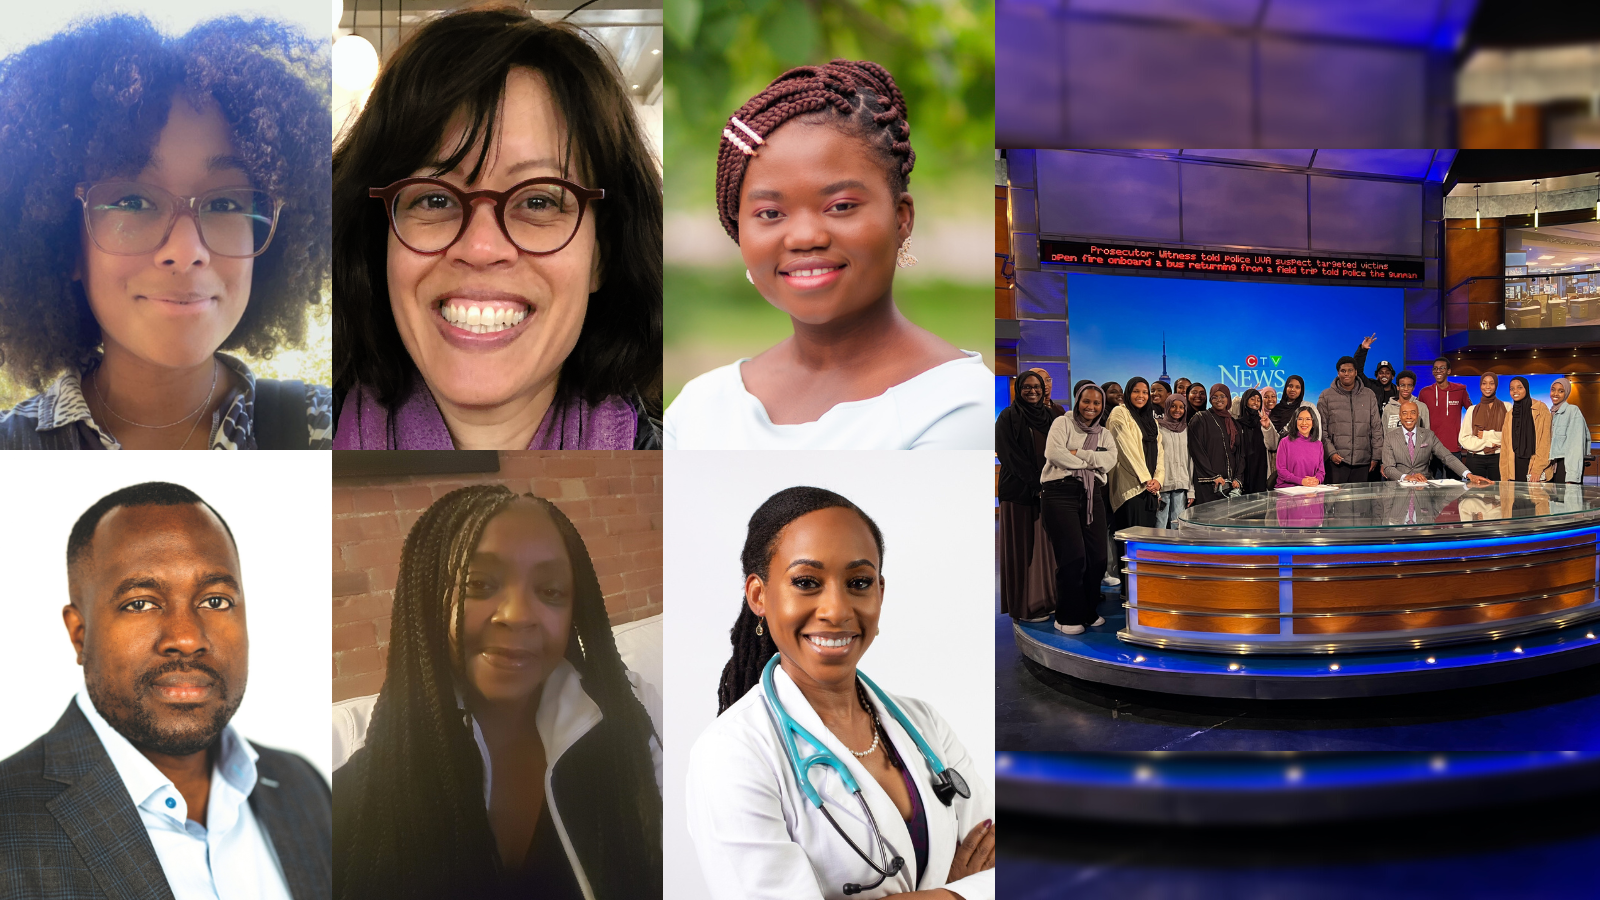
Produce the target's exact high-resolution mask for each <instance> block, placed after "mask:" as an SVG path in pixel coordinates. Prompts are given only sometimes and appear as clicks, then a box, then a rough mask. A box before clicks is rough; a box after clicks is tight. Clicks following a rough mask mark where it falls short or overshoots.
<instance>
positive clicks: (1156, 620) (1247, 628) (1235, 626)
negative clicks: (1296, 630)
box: [1139, 609, 1278, 634]
mask: <svg viewBox="0 0 1600 900" xmlns="http://www.w3.org/2000/svg"><path fill="white" fill-rule="evenodd" d="M1139 627H1140V628H1161V629H1165V630H1168V631H1204V632H1209V633H1212V634H1277V633H1278V620H1277V619H1240V618H1229V617H1225V616H1185V615H1182V614H1174V613H1158V612H1149V611H1146V610H1143V609H1141V610H1139Z"/></svg>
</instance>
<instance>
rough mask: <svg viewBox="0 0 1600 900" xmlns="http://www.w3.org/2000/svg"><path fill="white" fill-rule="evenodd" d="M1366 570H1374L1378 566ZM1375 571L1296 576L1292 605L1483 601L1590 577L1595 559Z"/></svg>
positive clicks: (1377, 606) (1307, 608) (1300, 608)
mask: <svg viewBox="0 0 1600 900" xmlns="http://www.w3.org/2000/svg"><path fill="white" fill-rule="evenodd" d="M1553 552H1557V553H1559V552H1560V551H1553ZM1358 571H1359V570H1358ZM1372 571H1374V572H1375V573H1376V572H1377V571H1379V570H1372ZM1381 571H1382V572H1384V573H1386V574H1388V575H1389V577H1383V578H1373V579H1370V580H1367V579H1357V580H1352V581H1297V582H1295V584H1294V611H1295V612H1336V611H1337V612H1358V611H1361V610H1385V609H1419V608H1424V607H1432V606H1450V605H1452V604H1456V603H1472V602H1475V601H1485V600H1490V599H1493V598H1496V597H1512V596H1518V595H1526V594H1537V593H1542V592H1544V591H1549V590H1553V589H1556V588H1559V587H1564V586H1566V585H1571V584H1577V583H1579V582H1582V581H1592V580H1593V579H1594V574H1595V564H1594V557H1592V556H1582V557H1578V558H1577V559H1568V560H1563V561H1560V562H1550V563H1545V564H1542V565H1535V566H1532V567H1530V568H1518V569H1501V570H1500V571H1498V572H1462V573H1459V574H1454V575H1421V574H1419V575H1416V576H1415V577H1402V578H1395V577H1393V572H1394V569H1393V567H1386V568H1385V569H1383V570H1381ZM1351 574H1357V573H1351Z"/></svg>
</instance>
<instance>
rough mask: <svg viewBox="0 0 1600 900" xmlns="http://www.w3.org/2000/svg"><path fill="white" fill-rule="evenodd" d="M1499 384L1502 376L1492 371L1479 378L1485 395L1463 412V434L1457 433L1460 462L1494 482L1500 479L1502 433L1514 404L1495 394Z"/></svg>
mask: <svg viewBox="0 0 1600 900" xmlns="http://www.w3.org/2000/svg"><path fill="white" fill-rule="evenodd" d="M1499 384H1500V379H1499V378H1497V377H1496V376H1495V375H1494V373H1492V372H1490V373H1486V374H1485V375H1484V376H1483V377H1482V378H1479V379H1478V390H1480V391H1482V392H1483V396H1482V398H1481V399H1479V400H1478V402H1477V403H1476V404H1474V405H1473V406H1471V407H1468V409H1467V411H1466V412H1464V413H1462V414H1461V433H1460V434H1458V435H1457V436H1456V437H1457V440H1459V441H1460V443H1461V452H1460V453H1458V454H1456V456H1457V457H1458V458H1459V459H1460V460H1461V464H1462V465H1464V466H1466V467H1467V471H1469V472H1471V473H1472V474H1474V475H1477V476H1480V477H1483V478H1487V479H1489V480H1491V481H1499V480H1500V469H1501V466H1500V455H1501V453H1500V451H1501V443H1502V441H1503V440H1504V435H1503V434H1502V432H1504V431H1505V429H1506V426H1507V425H1508V424H1510V418H1509V417H1510V415H1511V404H1510V403H1507V402H1506V401H1504V400H1501V399H1500V398H1499V397H1496V396H1495V395H1494V392H1495V388H1497V387H1498V386H1499Z"/></svg>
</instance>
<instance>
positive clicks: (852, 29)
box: [663, 0, 994, 404]
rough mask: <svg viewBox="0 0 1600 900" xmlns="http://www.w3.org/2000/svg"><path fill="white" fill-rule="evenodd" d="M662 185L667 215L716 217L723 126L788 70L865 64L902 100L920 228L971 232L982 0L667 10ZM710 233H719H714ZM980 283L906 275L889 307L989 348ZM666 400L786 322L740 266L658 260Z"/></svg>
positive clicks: (988, 53)
mask: <svg viewBox="0 0 1600 900" xmlns="http://www.w3.org/2000/svg"><path fill="white" fill-rule="evenodd" d="M665 22H666V35H667V46H666V54H667V58H666V62H665V67H666V68H665V71H666V90H665V109H664V120H665V148H664V151H665V152H664V155H665V163H666V171H665V186H666V204H667V208H668V210H669V212H672V211H679V212H685V213H693V214H696V215H699V214H704V215H706V216H709V217H712V218H713V219H714V217H715V202H716V164H717V146H718V143H719V141H720V138H721V134H722V128H723V126H724V125H725V124H726V121H727V117H728V116H729V115H731V114H732V113H733V111H734V110H736V109H738V108H739V106H741V105H742V104H743V103H744V101H745V100H747V99H749V98H750V97H752V96H754V95H755V93H756V92H757V91H760V90H761V89H762V88H763V87H765V86H766V85H767V84H768V83H769V82H771V81H772V79H774V78H776V77H777V76H779V75H781V74H782V73H783V72H784V71H786V70H788V69H791V68H793V67H795V66H800V65H808V64H816V63H823V62H827V61H828V60H830V59H835V58H840V57H843V58H846V59H870V60H872V61H874V62H877V63H879V64H881V65H882V66H884V67H885V68H887V69H888V70H889V72H890V73H891V74H892V75H894V78H895V83H896V84H898V85H899V86H900V90H901V91H902V93H904V94H905V97H906V106H907V109H908V110H909V112H910V122H911V144H912V146H913V147H914V148H915V149H916V151H917V163H916V169H915V170H914V171H913V172H912V173H911V193H912V195H913V196H914V197H915V198H916V203H917V222H918V226H919V229H920V228H921V227H924V226H925V225H927V224H930V223H931V222H932V221H934V220H939V219H945V220H949V219H957V218H959V219H966V220H974V221H977V222H978V223H979V224H980V226H981V225H983V223H986V222H988V221H989V218H990V217H991V216H992V215H993V199H992V187H991V184H992V180H993V174H994V163H993V158H994V7H993V4H992V3H991V2H988V0H666V3H665ZM718 234H719V235H720V231H719V232H718ZM991 300H992V295H991V287H990V285H989V283H988V280H987V279H986V278H982V279H978V280H975V281H971V282H967V281H950V280H947V279H941V278H937V277H930V276H928V275H926V274H923V273H919V272H918V271H917V270H915V269H913V270H907V272H905V273H902V275H901V277H898V278H897V279H896V281H895V302H896V304H897V305H899V307H900V308H901V310H902V311H904V312H905V313H906V315H907V316H908V317H910V318H911V319H912V321H914V322H916V323H917V324H919V325H921V326H922V327H924V328H927V329H929V330H930V331H932V332H934V333H935V334H938V335H939V336H940V337H943V338H945V339H946V340H948V341H950V342H952V343H954V344H956V345H957V346H959V347H963V348H965V349H968V350H982V351H984V352H985V355H986V356H987V355H989V354H990V353H992V350H993V343H994V340H993V337H994V325H993V305H992V302H991ZM665 304H666V310H665V313H666V319H665V330H666V341H665V343H666V346H665V351H666V360H665V372H664V373H663V374H664V381H665V384H664V386H665V399H666V401H667V402H668V403H669V404H670V403H671V401H672V398H673V397H675V396H676V395H677V393H678V391H679V390H680V389H681V388H682V386H683V384H684V382H685V381H687V380H688V379H689V378H691V377H693V376H695V375H698V374H700V373H702V372H705V371H707V370H708V369H710V368H713V367H715V366H720V365H725V364H727V363H730V362H732V361H733V360H735V359H738V358H740V357H744V356H750V355H752V354H754V353H756V352H759V351H761V350H763V349H765V348H767V347H770V346H772V345H773V344H775V343H777V342H778V341H779V340H782V339H783V338H784V337H787V336H788V335H789V333H790V330H791V326H790V323H789V320H788V317H786V316H785V315H783V314H782V313H781V312H779V311H778V310H776V309H774V308H772V307H771V306H769V305H768V304H767V303H766V302H765V301H764V300H762V299H761V297H760V295H758V294H757V293H756V292H755V291H754V290H753V289H751V287H750V286H749V284H748V283H746V282H745V279H744V270H743V267H742V266H733V265H730V266H725V267H710V268H706V267H691V266H686V265H682V264H676V263H675V261H674V260H671V259H669V260H668V261H667V269H666V297H665Z"/></svg>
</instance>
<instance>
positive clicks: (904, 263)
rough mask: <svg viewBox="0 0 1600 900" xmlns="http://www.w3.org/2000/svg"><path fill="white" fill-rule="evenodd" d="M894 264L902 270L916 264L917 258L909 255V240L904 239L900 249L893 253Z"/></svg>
mask: <svg viewBox="0 0 1600 900" xmlns="http://www.w3.org/2000/svg"><path fill="white" fill-rule="evenodd" d="M894 264H895V265H897V266H899V267H900V268H902V269H909V268H911V267H912V266H914V265H916V264H917V258H916V257H915V256H912V255H911V238H906V240H905V243H903V244H901V245H900V249H899V250H896V251H895V254H894Z"/></svg>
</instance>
